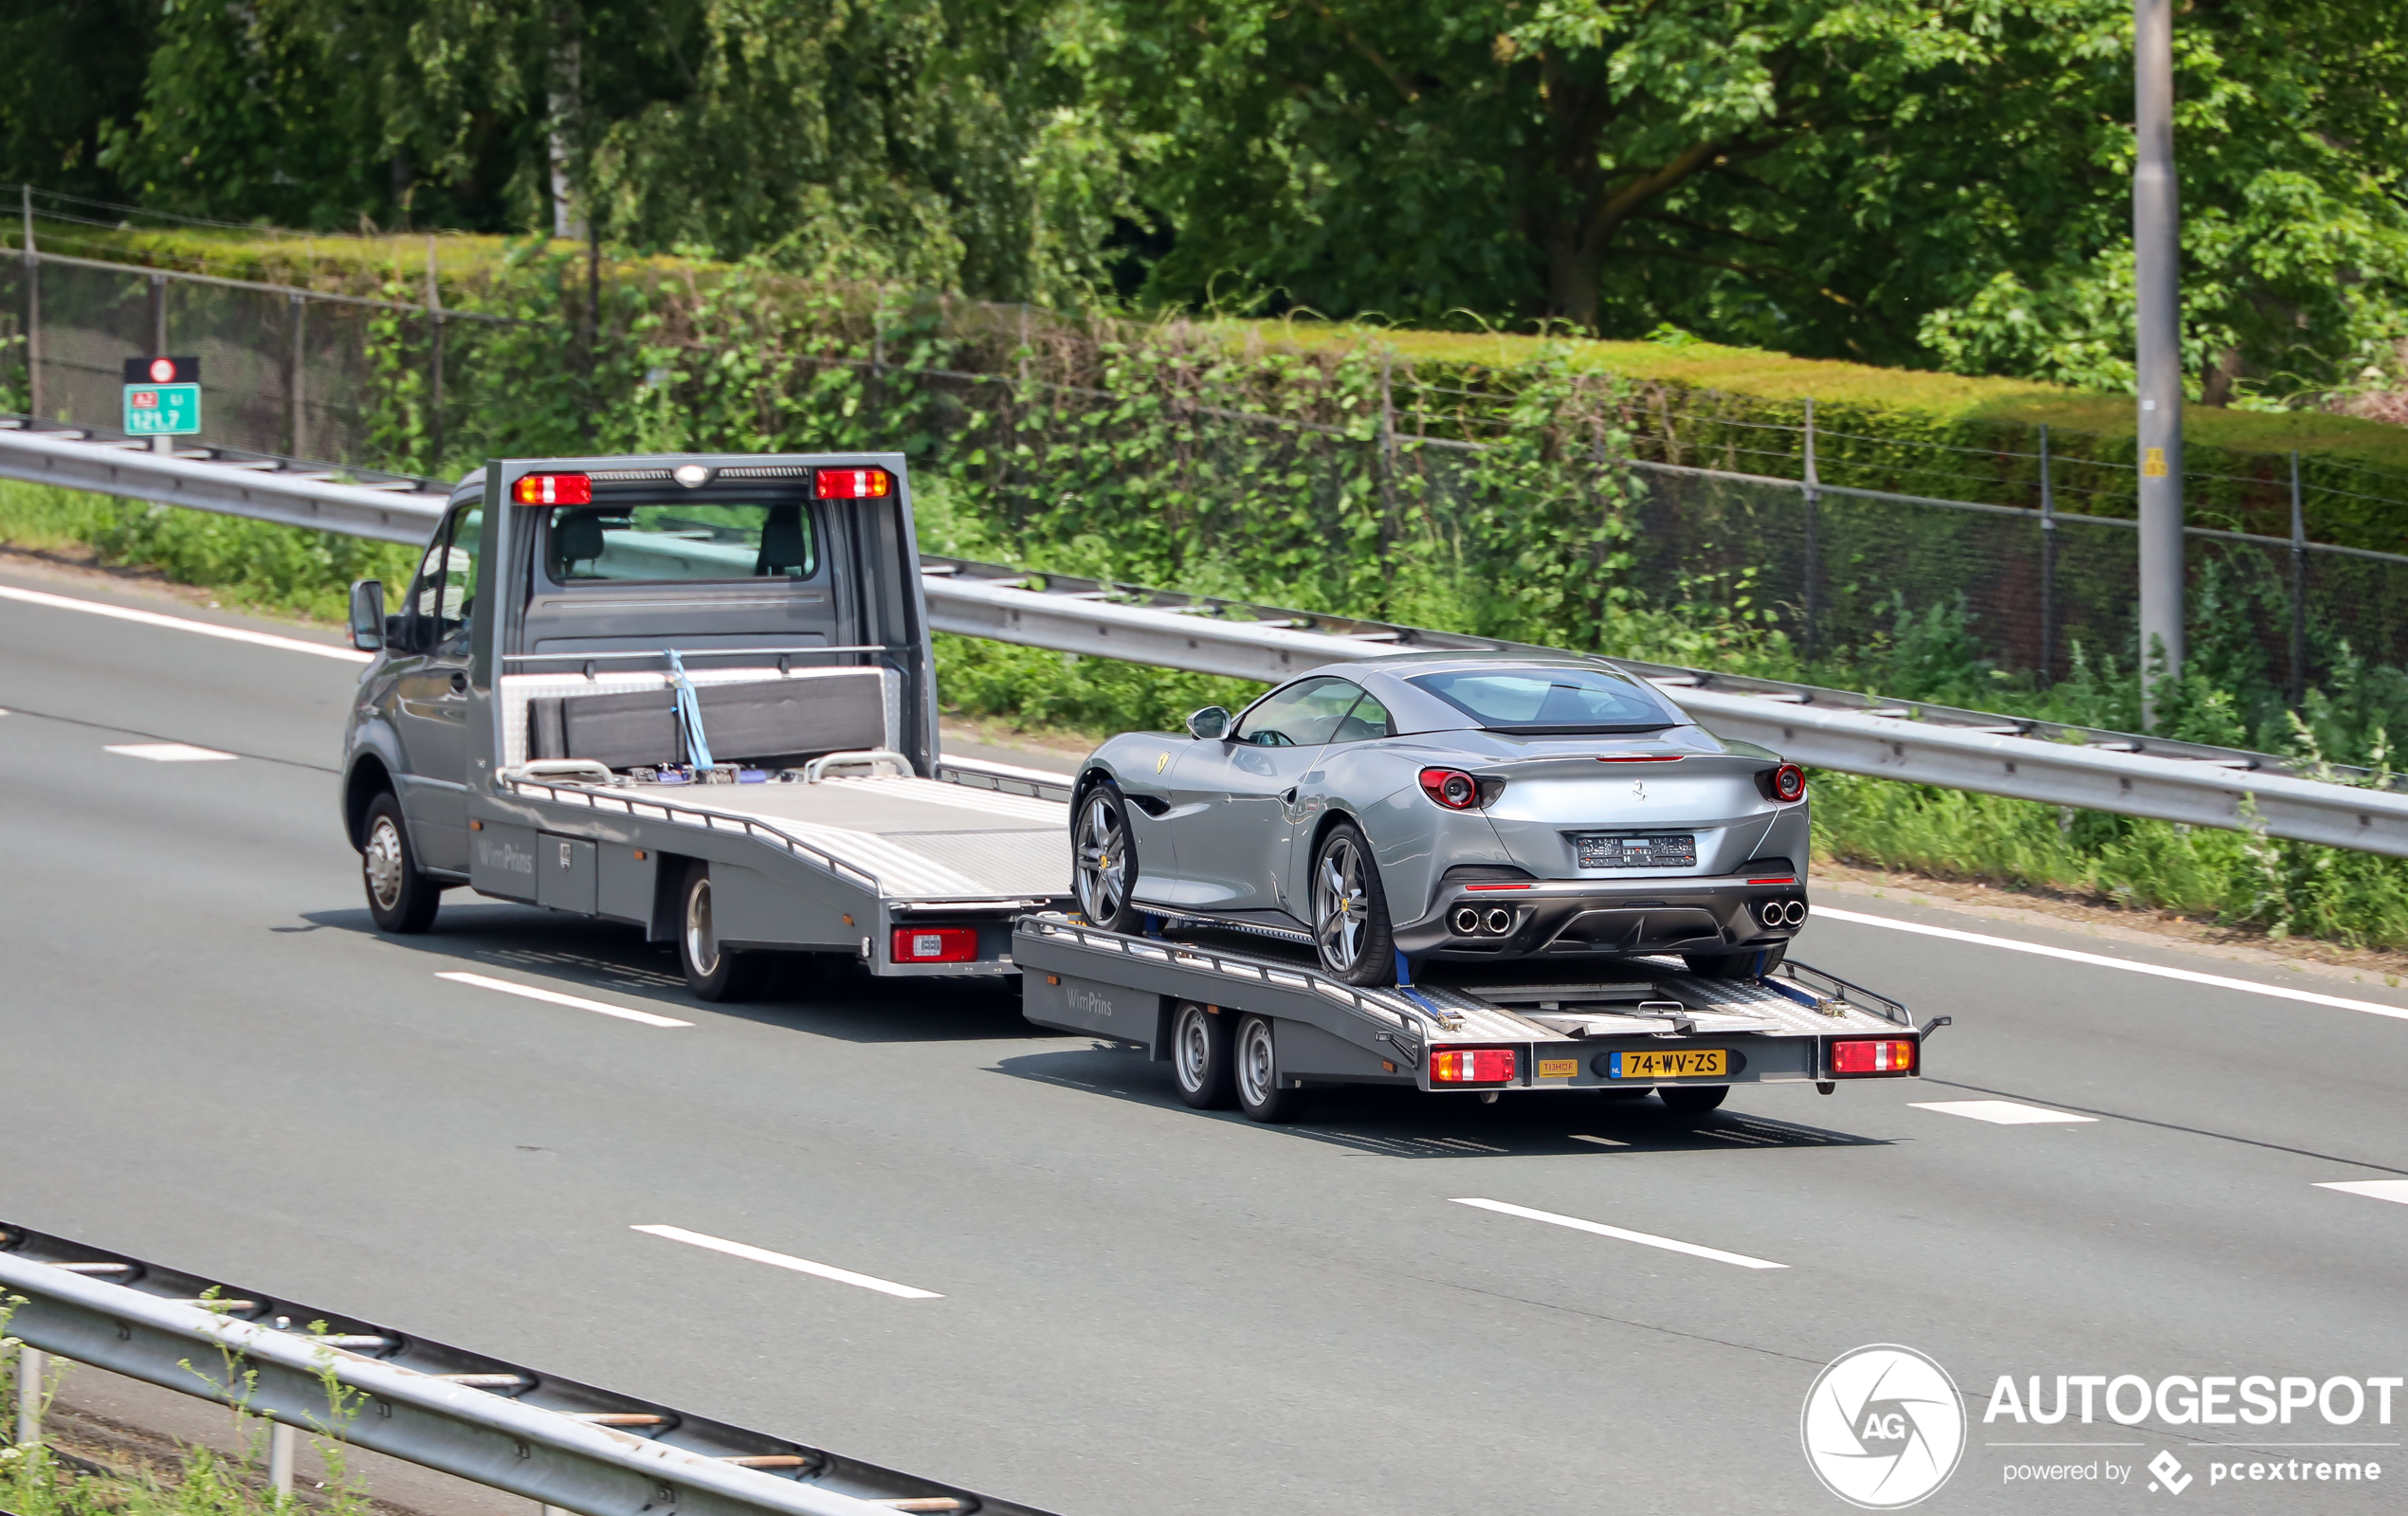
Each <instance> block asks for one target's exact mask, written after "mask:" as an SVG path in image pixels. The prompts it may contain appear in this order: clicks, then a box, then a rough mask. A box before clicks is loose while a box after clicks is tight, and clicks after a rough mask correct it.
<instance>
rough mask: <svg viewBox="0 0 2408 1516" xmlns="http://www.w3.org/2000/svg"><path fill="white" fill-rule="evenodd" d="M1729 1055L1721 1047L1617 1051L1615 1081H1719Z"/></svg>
mask: <svg viewBox="0 0 2408 1516" xmlns="http://www.w3.org/2000/svg"><path fill="white" fill-rule="evenodd" d="M1730 1071H1731V1056H1730V1053H1729V1052H1728V1050H1724V1049H1722V1048H1685V1049H1682V1050H1677V1051H1668V1052H1617V1053H1615V1054H1614V1078H1616V1079H1720V1078H1725V1077H1728V1075H1729V1074H1730Z"/></svg>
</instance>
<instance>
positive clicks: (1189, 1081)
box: [1171, 1005, 1213, 1094]
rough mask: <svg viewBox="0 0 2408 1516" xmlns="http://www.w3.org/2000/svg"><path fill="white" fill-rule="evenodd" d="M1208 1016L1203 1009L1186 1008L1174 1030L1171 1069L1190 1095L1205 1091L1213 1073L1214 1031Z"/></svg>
mask: <svg viewBox="0 0 2408 1516" xmlns="http://www.w3.org/2000/svg"><path fill="white" fill-rule="evenodd" d="M1205 1014H1206V1013H1205V1010H1204V1008H1203V1007H1202V1006H1200V1005H1188V1006H1183V1007H1181V1008H1180V1010H1179V1018H1178V1024H1177V1026H1176V1027H1174V1028H1172V1030H1171V1069H1172V1071H1173V1072H1174V1073H1175V1074H1177V1076H1178V1082H1179V1087H1180V1088H1181V1089H1184V1090H1186V1091H1187V1092H1188V1093H1190V1094H1194V1093H1195V1092H1196V1091H1197V1090H1200V1089H1202V1088H1203V1087H1204V1081H1205V1080H1207V1079H1209V1078H1211V1077H1212V1072H1213V1029H1212V1027H1211V1025H1210V1024H1209V1023H1207V1022H1206V1021H1205V1019H1204V1017H1205Z"/></svg>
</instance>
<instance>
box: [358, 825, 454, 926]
mask: <svg viewBox="0 0 2408 1516" xmlns="http://www.w3.org/2000/svg"><path fill="white" fill-rule="evenodd" d="M359 831H360V836H361V837H362V839H363V840H362V841H361V843H360V845H359V877H360V883H362V884H363V885H365V886H367V888H368V914H369V915H371V916H373V917H374V918H375V920H376V930H378V931H380V932H392V933H395V934H398V935H404V936H408V935H411V934H415V933H418V932H423V931H425V930H426V929H427V928H428V927H429V926H432V925H433V924H434V923H435V907H436V906H438V905H440V904H443V889H442V887H441V886H438V885H437V884H436V883H435V882H434V881H433V880H431V879H429V878H428V877H427V876H426V875H425V874H423V873H421V872H420V871H419V869H418V855H417V853H416V852H415V851H414V850H412V849H411V848H410V827H409V824H408V823H407V822H405V821H403V820H402V815H401V802H400V801H399V800H397V799H395V798H394V797H393V793H392V791H391V790H388V791H386V792H385V793H384V794H382V795H378V796H376V798H374V800H371V801H369V802H368V815H367V819H366V820H365V821H364V822H362V823H361V825H360V829H359Z"/></svg>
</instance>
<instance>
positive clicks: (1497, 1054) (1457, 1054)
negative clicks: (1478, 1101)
mask: <svg viewBox="0 0 2408 1516" xmlns="http://www.w3.org/2000/svg"><path fill="white" fill-rule="evenodd" d="M1512 1077H1513V1050H1512V1049H1511V1048H1449V1049H1446V1050H1443V1051H1439V1052H1433V1053H1432V1054H1431V1055H1430V1082H1431V1083H1432V1084H1433V1085H1497V1084H1503V1083H1504V1082H1505V1081H1506V1080H1508V1079H1511V1078H1512Z"/></svg>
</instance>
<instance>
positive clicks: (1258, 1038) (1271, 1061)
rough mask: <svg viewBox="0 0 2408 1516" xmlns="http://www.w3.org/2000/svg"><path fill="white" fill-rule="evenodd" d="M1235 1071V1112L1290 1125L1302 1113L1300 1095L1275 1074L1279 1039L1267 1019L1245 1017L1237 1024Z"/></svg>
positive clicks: (1301, 1095)
mask: <svg viewBox="0 0 2408 1516" xmlns="http://www.w3.org/2000/svg"><path fill="white" fill-rule="evenodd" d="M1233 1051H1234V1053H1235V1056H1234V1057H1233V1058H1232V1059H1231V1063H1232V1064H1234V1065H1235V1068H1234V1069H1232V1072H1233V1073H1234V1074H1235V1075H1236V1085H1237V1108H1238V1109H1239V1110H1242V1111H1244V1112H1245V1113H1246V1114H1247V1116H1248V1117H1249V1118H1250V1119H1251V1120H1253V1121H1258V1122H1267V1123H1276V1122H1292V1121H1294V1120H1295V1119H1296V1116H1297V1113H1298V1112H1299V1111H1301V1110H1303V1109H1304V1091H1303V1090H1301V1089H1296V1088H1292V1087H1289V1085H1288V1083H1287V1080H1286V1076H1285V1075H1283V1074H1282V1073H1281V1072H1280V1071H1279V1038H1278V1036H1277V1035H1276V1034H1275V1033H1274V1032H1273V1031H1272V1029H1271V1019H1270V1017H1268V1016H1247V1017H1245V1018H1243V1019H1242V1020H1240V1021H1239V1022H1238V1023H1237V1037H1236V1047H1235V1048H1234V1050H1233Z"/></svg>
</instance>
